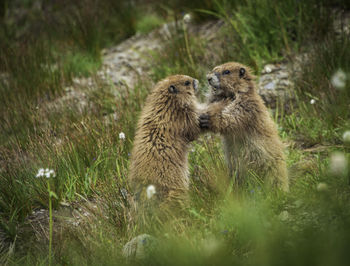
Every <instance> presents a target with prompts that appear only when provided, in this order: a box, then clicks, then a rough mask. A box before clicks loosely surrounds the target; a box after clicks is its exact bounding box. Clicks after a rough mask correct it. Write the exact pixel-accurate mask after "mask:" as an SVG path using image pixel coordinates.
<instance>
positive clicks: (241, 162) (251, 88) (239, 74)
mask: <svg viewBox="0 0 350 266" xmlns="http://www.w3.org/2000/svg"><path fill="white" fill-rule="evenodd" d="M207 79H208V82H209V84H210V86H211V88H212V91H211V96H210V97H209V104H208V106H207V111H206V113H204V114H202V115H201V116H200V126H201V128H203V129H209V130H211V131H213V132H216V133H220V134H221V136H222V142H223V148H224V152H225V158H226V161H227V163H228V167H229V170H230V176H233V175H235V177H236V182H237V184H238V185H240V184H241V183H242V181H243V179H245V178H248V175H253V176H258V177H259V178H261V179H262V180H264V181H265V182H267V183H268V184H272V185H277V186H278V187H279V188H281V189H282V190H285V191H287V190H288V187H289V184H288V175H287V167H286V162H285V157H284V145H283V144H282V142H281V140H280V138H279V136H278V132H277V128H276V125H275V123H274V122H273V121H272V119H271V117H270V114H269V112H268V110H267V108H266V107H265V105H264V103H263V100H262V99H261V97H260V96H259V94H258V93H257V90H256V88H255V84H254V79H255V76H254V75H252V74H251V70H250V69H249V68H248V67H246V66H244V65H242V64H239V63H235V62H229V63H226V64H223V65H220V66H217V67H215V68H214V69H213V70H212V71H211V72H209V73H208V74H207Z"/></svg>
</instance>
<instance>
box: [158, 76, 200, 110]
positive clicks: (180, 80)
mask: <svg viewBox="0 0 350 266" xmlns="http://www.w3.org/2000/svg"><path fill="white" fill-rule="evenodd" d="M197 90H198V80H196V79H194V78H192V77H189V76H186V75H173V76H169V77H167V78H165V79H163V80H161V81H160V82H158V83H157V85H156V86H155V89H154V90H153V97H154V98H155V99H156V102H157V103H158V104H166V105H168V104H169V103H171V102H175V103H176V106H177V108H189V107H192V106H193V104H195V103H196V102H197V101H196V100H197V98H196V92H197Z"/></svg>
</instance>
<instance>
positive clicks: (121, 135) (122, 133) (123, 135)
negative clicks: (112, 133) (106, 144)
mask: <svg viewBox="0 0 350 266" xmlns="http://www.w3.org/2000/svg"><path fill="white" fill-rule="evenodd" d="M119 139H121V140H125V134H124V132H120V133H119Z"/></svg>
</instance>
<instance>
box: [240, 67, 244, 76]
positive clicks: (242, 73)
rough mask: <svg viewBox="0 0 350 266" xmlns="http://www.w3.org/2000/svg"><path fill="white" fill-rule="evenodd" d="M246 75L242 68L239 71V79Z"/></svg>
mask: <svg viewBox="0 0 350 266" xmlns="http://www.w3.org/2000/svg"><path fill="white" fill-rule="evenodd" d="M244 74H245V69H244V68H243V67H242V68H241V69H240V70H239V77H240V78H242V77H243V76H244Z"/></svg>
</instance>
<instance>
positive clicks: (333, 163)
mask: <svg viewBox="0 0 350 266" xmlns="http://www.w3.org/2000/svg"><path fill="white" fill-rule="evenodd" d="M329 170H330V173H331V174H332V175H335V176H344V175H346V174H347V172H348V160H347V158H346V157H345V154H344V153H343V152H339V151H337V152H333V153H332V154H331V157H330V165H329Z"/></svg>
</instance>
